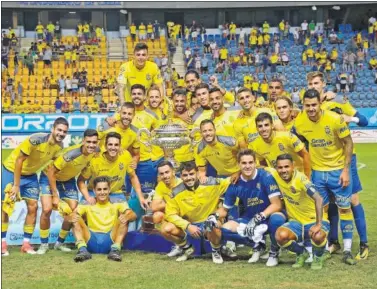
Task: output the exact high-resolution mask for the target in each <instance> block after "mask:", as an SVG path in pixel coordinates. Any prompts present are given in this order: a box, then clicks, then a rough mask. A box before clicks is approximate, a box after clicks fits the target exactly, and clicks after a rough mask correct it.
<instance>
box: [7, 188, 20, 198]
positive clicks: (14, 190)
mask: <svg viewBox="0 0 377 289" xmlns="http://www.w3.org/2000/svg"><path fill="white" fill-rule="evenodd" d="M19 192H20V186H15V185H13V186H12V188H11V190H10V191H9V198H10V199H11V200H12V201H14V200H15V199H16V197H17V195H18V194H19Z"/></svg>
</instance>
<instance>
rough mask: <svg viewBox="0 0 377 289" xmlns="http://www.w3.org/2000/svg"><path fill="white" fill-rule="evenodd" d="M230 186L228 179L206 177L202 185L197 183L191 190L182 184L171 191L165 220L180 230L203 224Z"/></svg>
mask: <svg viewBox="0 0 377 289" xmlns="http://www.w3.org/2000/svg"><path fill="white" fill-rule="evenodd" d="M229 185H230V178H226V179H218V178H212V177H208V178H207V181H206V182H205V183H204V184H200V183H199V181H198V183H197V184H195V187H194V188H193V190H190V189H188V188H186V186H185V184H184V183H181V184H179V185H178V186H176V187H174V188H173V189H172V193H171V200H169V201H168V203H167V206H166V209H165V220H166V221H168V222H170V223H172V224H174V225H175V226H177V227H178V228H181V229H182V230H186V228H187V227H188V225H190V224H191V223H200V222H204V221H205V220H206V219H207V218H208V216H209V215H210V214H212V213H214V212H215V211H216V209H217V205H218V202H219V199H220V197H221V196H222V195H223V194H224V193H225V191H226V190H227V188H228V187H229Z"/></svg>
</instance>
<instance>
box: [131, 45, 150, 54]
mask: <svg viewBox="0 0 377 289" xmlns="http://www.w3.org/2000/svg"><path fill="white" fill-rule="evenodd" d="M144 49H145V50H146V51H148V45H146V44H145V43H142V42H139V43H137V44H136V45H135V48H134V53H135V52H138V51H140V50H144Z"/></svg>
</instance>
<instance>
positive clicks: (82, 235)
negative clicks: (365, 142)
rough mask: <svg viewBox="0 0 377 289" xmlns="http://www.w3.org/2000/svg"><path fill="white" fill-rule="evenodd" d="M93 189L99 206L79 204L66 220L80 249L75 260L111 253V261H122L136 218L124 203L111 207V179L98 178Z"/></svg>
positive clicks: (109, 254)
mask: <svg viewBox="0 0 377 289" xmlns="http://www.w3.org/2000/svg"><path fill="white" fill-rule="evenodd" d="M93 188H94V192H95V194H96V204H95V205H81V204H80V205H78V206H77V208H76V210H75V211H74V212H73V213H71V214H70V215H69V216H68V217H67V220H68V221H69V222H70V223H73V230H72V231H73V234H74V236H75V238H76V244H77V247H78V249H79V251H78V252H77V254H76V256H75V258H74V260H75V261H76V262H82V261H86V260H89V259H91V258H92V255H91V254H90V253H98V254H107V253H108V259H110V260H114V261H121V260H122V257H121V255H120V249H121V246H122V243H123V240H124V238H125V236H126V234H127V232H128V223H129V222H132V221H135V220H136V215H135V213H134V212H133V211H132V210H131V209H130V208H129V207H128V205H127V203H125V202H122V203H110V198H109V194H110V180H109V178H108V177H104V176H100V177H97V178H95V179H94V180H93ZM83 218H85V220H86V221H84V219H83Z"/></svg>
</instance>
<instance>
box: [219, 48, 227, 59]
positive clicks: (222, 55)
mask: <svg viewBox="0 0 377 289" xmlns="http://www.w3.org/2000/svg"><path fill="white" fill-rule="evenodd" d="M219 54H220V59H227V58H228V49H226V48H221V49H220V51H219Z"/></svg>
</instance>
